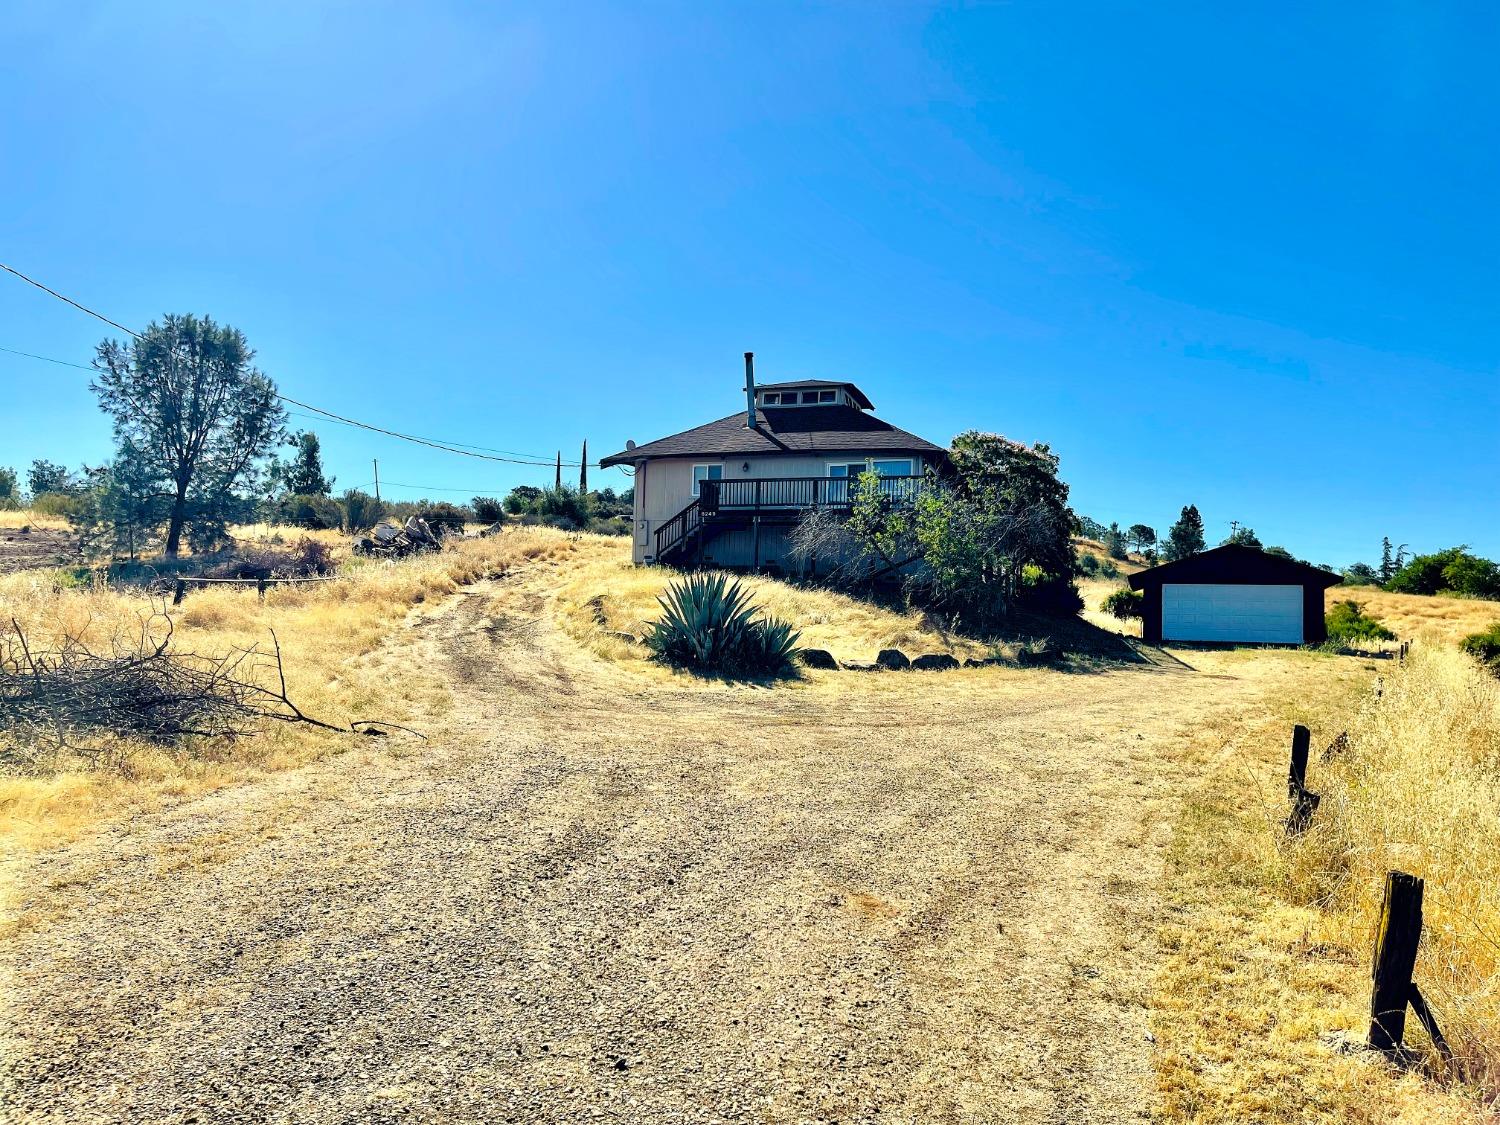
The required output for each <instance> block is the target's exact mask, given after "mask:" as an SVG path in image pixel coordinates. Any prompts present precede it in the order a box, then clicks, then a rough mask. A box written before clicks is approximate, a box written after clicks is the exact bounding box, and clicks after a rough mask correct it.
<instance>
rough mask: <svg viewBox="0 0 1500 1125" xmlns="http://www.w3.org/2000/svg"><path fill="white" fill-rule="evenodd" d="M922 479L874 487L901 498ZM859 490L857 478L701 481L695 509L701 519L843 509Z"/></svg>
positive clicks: (897, 479) (904, 479)
mask: <svg viewBox="0 0 1500 1125" xmlns="http://www.w3.org/2000/svg"><path fill="white" fill-rule="evenodd" d="M926 480H927V478H926V477H922V476H899V477H897V476H892V477H881V478H880V483H879V484H878V485H876V487H877V488H878V489H879V490H880V492H881V493H882V494H884V495H887V496H895V497H900V498H903V499H904V498H907V497H911V496H915V495H916V494H917V493H918V492H919V491H921V489H922V487H923V486H924V484H925V483H926ZM860 487H861V485H860V478H859V477H757V478H751V479H746V480H704V481H699V482H698V506H699V508H700V509H701V510H702V513H703V515H704V516H713V515H717V514H718V513H720V512H756V511H761V510H763V509H766V508H847V507H849V505H850V504H851V503H852V502H853V499H854V497H855V495H856V494H857V493H858V491H859V488H860Z"/></svg>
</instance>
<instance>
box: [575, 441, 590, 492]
mask: <svg viewBox="0 0 1500 1125" xmlns="http://www.w3.org/2000/svg"><path fill="white" fill-rule="evenodd" d="M588 490H589V439H588V438H584V439H583V457H582V459H580V460H579V462H578V491H579V493H580V494H581V493H585V492H587V491H588Z"/></svg>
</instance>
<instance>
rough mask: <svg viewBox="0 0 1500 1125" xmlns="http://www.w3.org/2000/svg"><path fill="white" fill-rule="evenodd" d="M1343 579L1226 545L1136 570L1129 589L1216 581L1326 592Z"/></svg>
mask: <svg viewBox="0 0 1500 1125" xmlns="http://www.w3.org/2000/svg"><path fill="white" fill-rule="evenodd" d="M1343 580H1344V576H1343V575H1341V574H1334V573H1333V571H1331V570H1324V569H1323V568H1322V567H1318V566H1311V565H1309V564H1308V563H1304V562H1297V561H1296V560H1295V559H1284V558H1282V557H1281V556H1280V555H1271V554H1267V553H1266V552H1265V551H1262V550H1261V549H1260V548H1259V547H1246V546H1244V545H1243V544H1240V543H1226V544H1225V545H1224V546H1222V547H1215V548H1214V549H1213V550H1211V551H1204V552H1202V553H1201V554H1197V555H1189V556H1188V557H1187V558H1185V559H1178V560H1177V561H1176V562H1169V563H1162V564H1161V565H1160V566H1153V567H1150V568H1148V569H1146V570H1142V571H1138V572H1137V573H1135V574H1132V575H1131V576H1130V588H1131V589H1132V590H1141V589H1144V588H1145V587H1147V586H1159V585H1161V584H1162V583H1164V582H1189V583H1197V582H1216V583H1223V584H1226V585H1246V586H1259V585H1273V586H1317V587H1318V588H1319V589H1323V590H1326V589H1327V588H1328V587H1329V586H1337V585H1338V584H1339V583H1340V582H1342V581H1343Z"/></svg>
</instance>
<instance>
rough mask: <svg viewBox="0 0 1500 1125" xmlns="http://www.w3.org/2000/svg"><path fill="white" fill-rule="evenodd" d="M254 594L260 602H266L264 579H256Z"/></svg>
mask: <svg viewBox="0 0 1500 1125" xmlns="http://www.w3.org/2000/svg"><path fill="white" fill-rule="evenodd" d="M255 592H256V594H257V595H258V596H259V597H260V600H261V601H265V600H266V580H265V579H264V578H257V579H256V580H255Z"/></svg>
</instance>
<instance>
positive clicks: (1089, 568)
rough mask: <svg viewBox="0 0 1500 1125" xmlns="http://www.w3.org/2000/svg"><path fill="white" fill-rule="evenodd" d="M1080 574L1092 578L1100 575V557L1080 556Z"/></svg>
mask: <svg viewBox="0 0 1500 1125" xmlns="http://www.w3.org/2000/svg"><path fill="white" fill-rule="evenodd" d="M1078 573H1079V574H1083V575H1088V576H1089V577H1092V576H1093V575H1095V574H1098V573H1099V557H1098V556H1097V555H1088V554H1084V555H1079V556H1078Z"/></svg>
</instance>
